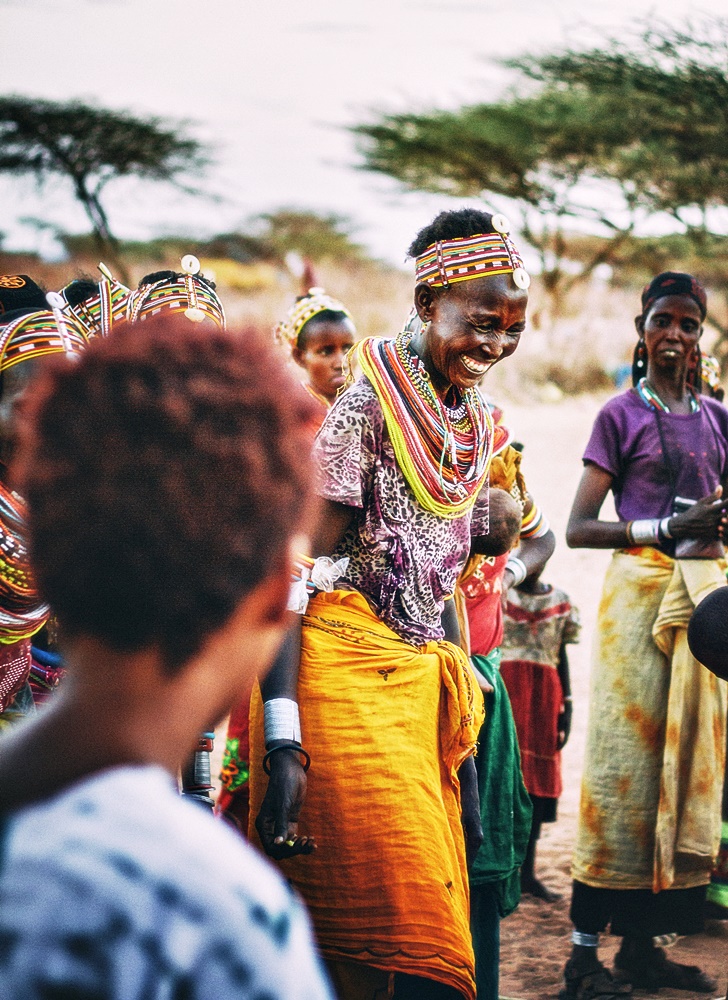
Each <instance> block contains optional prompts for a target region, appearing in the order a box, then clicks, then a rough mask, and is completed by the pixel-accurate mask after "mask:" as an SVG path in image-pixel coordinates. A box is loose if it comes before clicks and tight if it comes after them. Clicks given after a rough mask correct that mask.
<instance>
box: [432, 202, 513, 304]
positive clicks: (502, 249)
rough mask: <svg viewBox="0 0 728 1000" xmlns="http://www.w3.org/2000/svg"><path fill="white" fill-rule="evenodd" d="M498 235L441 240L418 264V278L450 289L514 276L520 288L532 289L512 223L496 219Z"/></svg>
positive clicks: (500, 217)
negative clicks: (493, 277)
mask: <svg viewBox="0 0 728 1000" xmlns="http://www.w3.org/2000/svg"><path fill="white" fill-rule="evenodd" d="M493 228H494V229H496V230H497V231H496V232H494V233H479V234H477V235H475V236H466V237H462V238H460V239H455V240H438V242H437V243H433V244H432V245H431V246H429V247H427V249H426V250H425V251H424V252H423V253H421V254H420V255H419V257H417V259H416V260H415V278H416V281H417V283H418V284H420V283H422V282H424V283H425V284H427V285H431V286H432V287H433V288H448V287H449V286H450V285H453V284H455V283H456V282H458V281H470V280H471V279H473V278H487V277H490V276H491V275H494V274H512V275H513V281H514V284H515V285H516V286H517V287H518V288H524V289H525V288H528V286H529V285H530V284H531V277H530V275H529V274H528V272H527V271H526V268H525V267H524V265H523V260H522V258H521V255H520V254H519V252H518V250H517V249H516V247H515V245H514V243H513V240H511V238H510V236H509V235H508V222H507V220H506V219H505V218H504V217H503V216H502V215H494V216H493Z"/></svg>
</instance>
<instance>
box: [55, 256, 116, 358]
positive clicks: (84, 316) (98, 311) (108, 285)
mask: <svg viewBox="0 0 728 1000" xmlns="http://www.w3.org/2000/svg"><path fill="white" fill-rule="evenodd" d="M99 270H100V271H101V273H102V274H103V276H104V277H103V278H102V280H101V281H99V282H98V285H97V288H98V291H97V293H96V294H95V295H91V296H90V297H89V298H87V299H84V300H83V302H77V303H76V304H75V305H71V303H70V302H68V300H67V299H66V302H67V304H66V306H65V307H64V312H65V313H66V314H68V313H71V315H72V316H73V317H74V319H75V320H76V322H77V323H78V324H79V325H80V326H82V327H83V331H84V333H85V334H86V337H87V338H88V339H89V340H91V339H93V338H94V337H108V336H109V334H110V333H111V328H112V327H113V325H114V323H116V322H119V321H120V320H123V319H126V309H127V303H128V301H129V296H130V295H131V292H130V291H129V289H128V288H127V287H126V285H122V284H121V282H120V281H117V280H116V278H114V277H113V276H112V274H111V272H110V271H109V270H108V268H107V267H106V265H105V264H99ZM61 294H62V295H63V297H64V298H66V289H65V288H63V289H61Z"/></svg>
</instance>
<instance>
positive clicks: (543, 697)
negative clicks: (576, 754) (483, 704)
mask: <svg viewBox="0 0 728 1000" xmlns="http://www.w3.org/2000/svg"><path fill="white" fill-rule="evenodd" d="M501 677H502V678H503V680H504V682H505V685H506V688H507V689H508V694H509V697H510V699H511V708H512V709H513V718H514V720H515V723H516V732H517V733H518V745H519V747H520V749H521V769H522V771H523V780H524V782H525V785H526V788H527V789H528V791H529V793H530V794H531V795H538V796H540V797H541V798H545V799H558V797H559V796H560V795H561V791H562V783H561V752H560V751H559V750H558V730H557V720H558V717H559V712H560V711H561V704H562V694H561V682H560V681H559V675H558V674H557V673H556V671H555V670H554V668H553V667H549V666H545V665H544V664H543V663H529V662H527V661H524V660H507V661H501Z"/></svg>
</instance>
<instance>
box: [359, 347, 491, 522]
mask: <svg viewBox="0 0 728 1000" xmlns="http://www.w3.org/2000/svg"><path fill="white" fill-rule="evenodd" d="M410 340H411V334H409V333H403V334H400V335H399V336H398V337H397V338H396V340H384V339H380V338H370V339H367V340H363V341H361V342H360V343H359V344H358V345H357V349H356V350H357V357H358V360H359V363H360V364H361V367H362V370H363V372H364V374H365V375H366V377H367V378H368V379H369V381H370V382H371V384H372V386H373V387H374V390H375V392H376V394H377V397H378V398H379V401H380V404H381V406H382V410H383V413H384V418H385V421H386V424H387V430H388V431H389V436H390V438H391V440H392V445H393V447H394V453H395V457H396V459H397V464H398V465H399V467H400V469H401V470H402V473H403V474H404V477H405V479H406V480H407V483H408V484H409V486H410V488H411V489H412V491H413V493H414V494H415V497H416V499H417V501H418V503H419V504H420V506H421V507H423V508H424V509H425V510H428V511H431V512H432V513H434V514H437V515H438V516H439V517H443V518H447V519H452V518H456V517H461V516H462V515H463V514H465V513H466V512H467V511H469V510H470V509H471V508H472V506H473V504H474V503H475V500H476V498H477V496H478V493H479V492H480V489H481V487H482V486H483V484H484V483H485V481H486V478H487V475H488V469H489V466H490V460H491V455H492V443H493V421H492V417H491V415H490V411H489V410H488V407H487V406H486V404H485V402H484V401H483V399H482V397H481V395H480V393H479V392H478V391H477V389H466V390H464V391H463V392H462V393H461V397H462V398H461V400H460V401H459V402H458V403H457V405H456V406H455V407H448V406H446V405H445V404H444V403H443V402H441V400H440V398H439V397H438V395H437V392H436V391H435V388H434V386H433V384H432V380H431V378H430V376H429V374H428V372H427V369H426V368H425V365H424V363H423V362H422V360H421V359H420V358H419V357H418V355H417V354H416V353H415V351H414V350H413V349H412V347H411V346H410Z"/></svg>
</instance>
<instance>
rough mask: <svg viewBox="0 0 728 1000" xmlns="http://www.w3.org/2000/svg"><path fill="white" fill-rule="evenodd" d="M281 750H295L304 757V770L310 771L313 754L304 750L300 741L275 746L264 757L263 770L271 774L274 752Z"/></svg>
mask: <svg viewBox="0 0 728 1000" xmlns="http://www.w3.org/2000/svg"><path fill="white" fill-rule="evenodd" d="M279 750H293V751H294V752H295V753H297V754H300V755H301V757H302V758H303V761H302V764H301V766H302V767H303V770H304V771H308V769H309V767H310V766H311V755H310V754H309V753H308V751H307V750H304V749H303V747H302V746H301V745H300V743H281V744H280V746H277V747H273V749H272V750H269V751H268V753H267V754H266V755H265V757H264V758H263V770H264V771H265V773H266V774H268V775H269V774H270V759H271V757H272V756H273V754H274V753H278V751H279Z"/></svg>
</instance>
